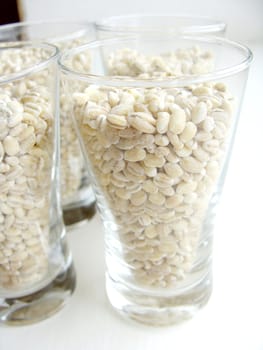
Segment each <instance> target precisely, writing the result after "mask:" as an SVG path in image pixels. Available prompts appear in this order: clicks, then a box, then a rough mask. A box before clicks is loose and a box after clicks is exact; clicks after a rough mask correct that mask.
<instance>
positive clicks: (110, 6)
mask: <svg viewBox="0 0 263 350" xmlns="http://www.w3.org/2000/svg"><path fill="white" fill-rule="evenodd" d="M20 2H21V7H22V8H23V12H24V19H26V20H39V19H71V20H74V19H76V20H78V19H85V20H91V21H93V20H94V19H99V18H101V17H108V16H113V15H121V14H127V13H177V14H178V13H179V14H182V13H183V14H195V15H202V16H210V17H214V18H218V19H220V20H222V21H224V22H226V23H227V24H228V36H229V37H231V39H239V40H242V41H243V42H247V41H248V40H253V39H256V38H259V37H261V38H263V1H262V0H160V1H158V0H128V1H127V0H20Z"/></svg>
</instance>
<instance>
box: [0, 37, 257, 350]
mask: <svg viewBox="0 0 263 350" xmlns="http://www.w3.org/2000/svg"><path fill="white" fill-rule="evenodd" d="M249 46H250V48H251V49H252V50H253V52H254V55H255V59H254V62H253V64H252V66H251V70H250V75H249V80H248V85H247V90H246V95H245V99H244V103H243V108H242V112H241V119H240V123H239V127H238V132H237V136H236V142H235V146H234V151H233V154H232V159H231V162H230V167H229V171H228V176H227V180H226V184H225V188H224V193H223V196H222V198H221V203H220V207H219V210H218V215H217V222H216V228H215V232H214V236H215V240H214V291H213V295H212V298H211V300H210V302H209V304H208V305H207V306H206V307H205V308H204V309H203V310H202V311H200V312H199V313H198V314H197V315H196V317H195V318H193V319H192V320H191V321H188V322H187V323H184V324H182V325H181V326H171V327H167V328H151V327H146V326H142V325H138V324H135V323H131V322H127V321H124V320H122V319H121V318H119V316H118V315H116V314H115V312H113V311H112V309H111V308H110V306H109V305H108V302H107V299H106V296H105V290H104V261H103V228H102V225H101V222H100V219H99V217H98V215H97V216H96V217H95V218H94V219H93V220H92V221H91V222H89V223H88V224H87V225H85V226H82V227H81V228H79V229H77V230H76V231H74V232H70V233H69V241H70V245H71V248H72V251H73V255H74V261H75V265H76V269H77V274H78V281H77V282H78V283H77V289H76V292H75V293H74V295H73V297H72V299H71V300H70V302H69V304H68V305H67V306H66V307H65V308H64V309H63V310H62V311H61V312H59V313H58V314H57V315H55V316H53V317H52V318H50V319H49V320H46V321H43V322H42V323H39V324H36V325H33V326H27V327H22V328H0V349H1V350H16V349H19V350H31V349H32V350H33V349H36V350H49V349H51V350H62V349H63V350H71V349H72V350H160V349H165V350H175V349H178V350H192V349H197V350H199V349H202V350H219V349H220V350H222V349H224V350H236V349H238V350H262V349H263V254H262V247H263V220H262V218H263V211H262V208H263V205H262V202H263V156H262V152H263V151H262V150H263V137H262V134H263V114H262V110H263V108H262V106H263V95H262V81H263V64H262V62H263V42H262V43H252V42H251V43H250V45H249Z"/></svg>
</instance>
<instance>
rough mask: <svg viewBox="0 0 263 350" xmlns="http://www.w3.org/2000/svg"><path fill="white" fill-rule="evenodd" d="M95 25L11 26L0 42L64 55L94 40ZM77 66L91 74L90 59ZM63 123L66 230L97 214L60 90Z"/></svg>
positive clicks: (1, 31) (45, 23)
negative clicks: (51, 48) (39, 45)
mask: <svg viewBox="0 0 263 350" xmlns="http://www.w3.org/2000/svg"><path fill="white" fill-rule="evenodd" d="M94 38H95V30H94V25H92V24H91V23H85V22H71V21H36V22H20V23H13V24H8V25H4V26H1V27H0V41H2V42H10V41H12V42H17V41H21V40H26V41H31V42H41V41H45V42H48V43H51V44H53V45H56V46H57V47H58V48H59V50H60V51H61V52H63V51H64V50H68V49H71V48H73V47H76V46H80V45H82V44H86V43H88V42H89V41H92V40H94ZM74 64H75V65H76V66H77V67H81V66H83V67H84V69H85V70H89V67H90V56H89V53H88V52H86V53H85V55H81V56H79V57H76V59H75V62H74ZM60 121H61V125H60V127H61V129H60V131H61V161H60V162H61V197H62V205H63V216H64V222H65V224H66V225H67V226H71V227H72V225H73V224H77V223H80V222H83V221H84V220H86V219H90V218H91V217H92V216H93V215H94V214H95V196H94V193H93V192H92V189H91V187H90V181H89V178H88V176H87V171H86V169H85V166H84V161H83V155H82V154H81V150H80V146H79V141H78V138H77V135H76V132H75V129H74V126H73V124H72V121H71V118H69V117H68V102H67V98H66V97H65V95H64V94H63V92H62V90H61V89H60Z"/></svg>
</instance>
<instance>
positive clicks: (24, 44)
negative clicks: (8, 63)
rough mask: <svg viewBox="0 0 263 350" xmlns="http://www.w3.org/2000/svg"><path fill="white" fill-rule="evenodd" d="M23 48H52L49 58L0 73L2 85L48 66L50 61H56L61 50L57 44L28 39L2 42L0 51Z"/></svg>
mask: <svg viewBox="0 0 263 350" xmlns="http://www.w3.org/2000/svg"><path fill="white" fill-rule="evenodd" d="M23 48H32V49H33V48H43V49H52V51H51V53H50V56H49V57H47V58H43V59H41V61H40V62H38V63H34V64H33V65H32V66H30V67H27V68H24V69H23V68H22V69H21V70H20V71H18V72H14V73H8V74H3V75H0V85H3V84H7V83H9V82H12V81H14V80H18V79H21V78H24V77H25V76H27V75H29V74H31V73H35V72H38V71H40V70H42V69H44V68H45V67H47V66H48V65H49V64H50V62H53V61H56V60H57V59H58V56H59V50H58V48H57V47H56V46H55V45H52V44H49V43H39V44H33V43H32V42H30V41H29V42H28V41H20V42H9V43H8V42H0V53H1V51H3V50H11V49H21V50H23Z"/></svg>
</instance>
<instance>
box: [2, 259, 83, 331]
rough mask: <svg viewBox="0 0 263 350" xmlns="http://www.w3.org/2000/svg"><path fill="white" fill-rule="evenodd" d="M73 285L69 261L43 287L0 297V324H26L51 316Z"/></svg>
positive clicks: (73, 274)
mask: <svg viewBox="0 0 263 350" xmlns="http://www.w3.org/2000/svg"><path fill="white" fill-rule="evenodd" d="M75 285H76V275H75V269H74V266H73V264H72V263H71V265H69V267H68V268H67V270H66V271H63V273H61V274H59V275H58V276H57V277H56V278H55V279H54V280H53V281H52V282H51V283H49V284H48V285H47V286H46V287H45V288H42V289H41V290H39V291H37V292H35V293H32V294H30V295H26V296H23V297H16V298H5V299H0V325H1V326H5V325H6V326H20V325H27V324H32V323H35V322H39V321H42V320H44V319H46V318H48V317H50V316H52V315H53V314H54V313H56V312H57V311H59V310H60V309H61V308H62V307H63V306H64V305H65V303H66V302H67V300H68V298H69V297H70V296H71V294H72V293H73V291H74V289H75Z"/></svg>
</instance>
